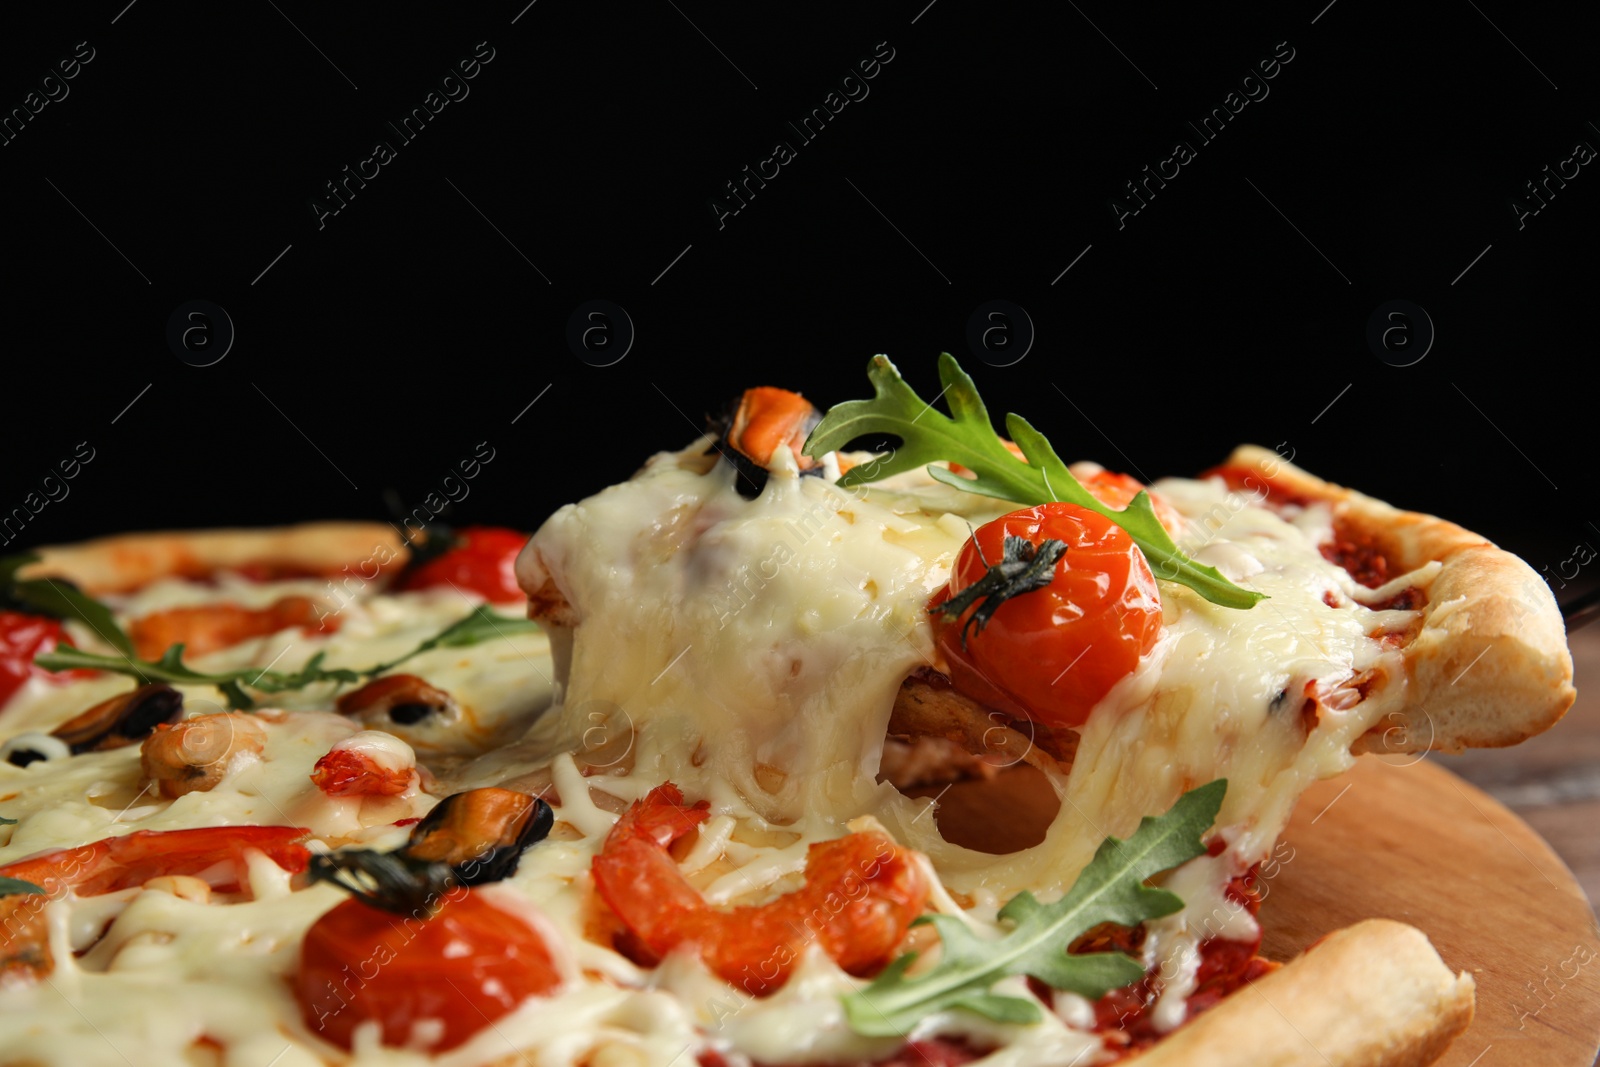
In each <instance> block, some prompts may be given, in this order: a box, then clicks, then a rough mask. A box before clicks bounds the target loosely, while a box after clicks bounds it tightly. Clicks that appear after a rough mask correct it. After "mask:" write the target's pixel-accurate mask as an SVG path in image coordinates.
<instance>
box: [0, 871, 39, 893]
mask: <svg viewBox="0 0 1600 1067" xmlns="http://www.w3.org/2000/svg"><path fill="white" fill-rule="evenodd" d="M43 892H44V890H43V889H40V888H39V887H38V886H36V885H34V884H33V883H32V882H24V881H23V880H22V879H21V878H7V877H5V876H4V875H0V897H9V896H11V895H12V894H13V893H43Z"/></svg>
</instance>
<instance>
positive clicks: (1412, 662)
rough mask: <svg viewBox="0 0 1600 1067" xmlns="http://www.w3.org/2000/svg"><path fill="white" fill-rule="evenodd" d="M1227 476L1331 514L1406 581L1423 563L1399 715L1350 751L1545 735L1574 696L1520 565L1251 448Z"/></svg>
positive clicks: (1487, 744) (1545, 616)
mask: <svg viewBox="0 0 1600 1067" xmlns="http://www.w3.org/2000/svg"><path fill="white" fill-rule="evenodd" d="M1224 466H1225V467H1228V468H1233V469H1239V470H1244V471H1253V472H1255V474H1256V475H1258V476H1259V477H1260V478H1261V479H1262V480H1263V481H1264V482H1266V483H1267V484H1268V485H1269V486H1270V488H1271V489H1272V490H1275V491H1278V492H1281V493H1283V494H1286V495H1288V496H1289V497H1291V498H1297V499H1303V500H1312V501H1320V502H1325V503H1327V504H1329V505H1330V506H1331V508H1332V511H1333V518H1334V522H1335V524H1336V525H1337V526H1338V527H1339V528H1341V529H1342V530H1346V531H1349V532H1351V533H1353V534H1355V535H1356V536H1357V537H1359V538H1361V539H1364V540H1366V541H1369V542H1370V543H1371V544H1372V545H1373V546H1374V547H1376V548H1377V549H1378V550H1379V551H1380V552H1382V553H1383V555H1384V556H1385V557H1386V558H1387V559H1388V560H1389V561H1390V562H1391V563H1393V564H1394V571H1395V573H1396V574H1397V575H1398V574H1404V573H1406V572H1409V571H1413V570H1416V569H1418V568H1420V567H1423V566H1425V565H1427V564H1428V563H1431V562H1438V563H1439V564H1440V569H1439V571H1438V573H1437V574H1436V575H1435V576H1434V578H1433V579H1432V581H1431V583H1430V584H1429V585H1428V589H1427V594H1428V599H1427V603H1426V604H1425V605H1424V606H1423V607H1422V609H1421V624H1422V625H1421V630H1420V631H1419V632H1418V633H1417V634H1416V636H1415V638H1413V639H1412V640H1411V641H1410V642H1409V643H1408V644H1407V645H1405V647H1404V650H1403V652H1404V657H1405V665H1406V675H1407V678H1406V681H1407V686H1406V694H1405V701H1404V703H1403V705H1402V706H1401V707H1400V708H1398V709H1397V710H1395V711H1393V712H1391V713H1390V714H1389V715H1388V716H1387V717H1386V718H1385V721H1384V722H1382V723H1380V724H1378V725H1377V726H1376V727H1374V728H1373V729H1372V730H1371V731H1369V732H1368V733H1367V734H1366V735H1364V736H1363V737H1361V738H1359V739H1358V740H1357V742H1356V744H1355V745H1354V746H1353V747H1352V751H1354V752H1422V751H1426V750H1428V749H1437V750H1440V751H1444V752H1459V751H1461V750H1462V749H1464V748H1498V747H1501V746H1504V745H1514V744H1516V743H1518V742H1519V741H1523V740H1526V739H1527V738H1529V737H1532V736H1533V735H1534V734H1537V733H1541V732H1543V731H1545V730H1548V729H1549V728H1550V727H1551V726H1552V725H1554V724H1555V723H1556V722H1557V720H1559V719H1560V718H1561V716H1562V715H1564V714H1566V711H1567V709H1568V708H1569V707H1571V706H1572V701H1573V700H1574V698H1575V697H1576V696H1577V694H1576V692H1575V690H1574V689H1573V688H1572V654H1571V653H1570V652H1569V651H1568V650H1567V639H1566V629H1565V627H1564V625H1563V624H1562V621H1561V610H1560V608H1559V607H1557V606H1556V601H1555V596H1554V595H1553V594H1552V593H1551V592H1550V587H1549V586H1548V585H1546V584H1545V583H1544V582H1543V581H1542V580H1540V578H1539V576H1538V574H1536V573H1535V572H1534V570H1533V568H1532V567H1530V566H1528V565H1527V564H1526V563H1524V562H1523V561H1522V560H1521V559H1519V558H1518V557H1517V556H1514V555H1512V554H1511V553H1510V552H1507V551H1505V550H1504V549H1502V548H1498V547H1496V546H1495V545H1493V544H1491V543H1490V542H1489V541H1487V540H1486V539H1484V538H1483V537H1480V536H1479V535H1477V534H1475V533H1472V532H1470V531H1468V530H1465V529H1462V528H1461V527H1460V526H1457V525H1456V524H1455V523H1452V522H1446V521H1445V520H1444V519H1439V518H1435V517H1434V516H1432V515H1423V514H1420V513H1418V512H1414V511H1401V510H1400V509H1398V508H1395V507H1391V506H1390V505H1388V504H1386V503H1384V502H1383V501H1381V500H1376V499H1374V498H1372V497H1369V496H1364V495H1363V494H1361V493H1358V492H1355V491H1354V490H1351V489H1345V488H1344V487H1342V486H1338V485H1334V484H1332V483H1330V482H1325V481H1323V480H1322V479H1320V478H1317V477H1316V476H1314V475H1311V474H1307V473H1306V472H1305V471H1303V470H1301V469H1300V468H1298V467H1296V466H1294V465H1293V464H1290V463H1287V462H1284V461H1283V460H1282V459H1281V458H1279V457H1278V456H1277V454H1275V453H1273V452H1269V451H1268V450H1267V449H1265V448H1261V447H1259V446H1257V445H1242V446H1240V447H1239V448H1237V449H1235V450H1234V453H1233V455H1231V456H1229V457H1228V460H1227V462H1226V463H1225V464H1224Z"/></svg>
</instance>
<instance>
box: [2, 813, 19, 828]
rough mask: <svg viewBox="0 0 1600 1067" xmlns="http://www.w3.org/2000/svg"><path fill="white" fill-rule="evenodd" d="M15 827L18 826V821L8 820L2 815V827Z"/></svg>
mask: <svg viewBox="0 0 1600 1067" xmlns="http://www.w3.org/2000/svg"><path fill="white" fill-rule="evenodd" d="M15 825H17V820H15V819H8V818H6V817H5V816H4V815H0V826H15Z"/></svg>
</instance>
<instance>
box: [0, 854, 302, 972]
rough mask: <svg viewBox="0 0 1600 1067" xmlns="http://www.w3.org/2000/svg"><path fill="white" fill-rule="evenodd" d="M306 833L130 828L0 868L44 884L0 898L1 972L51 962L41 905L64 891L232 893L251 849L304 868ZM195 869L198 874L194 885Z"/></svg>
mask: <svg viewBox="0 0 1600 1067" xmlns="http://www.w3.org/2000/svg"><path fill="white" fill-rule="evenodd" d="M310 833H311V832H310V831H309V830H301V829H299V828H297V827H294V826H217V827H204V828H201V829H197V830H136V831H134V832H133V833H131V834H127V835H125V836H123V837H108V838H106V839H105V840H103V841H96V842H94V843H93V844H89V845H83V846H81V847H79V848H67V849H61V850H60V851H57V852H49V853H46V854H45V855H42V856H35V857H33V858H32V859H26V860H19V861H17V862H16V863H11V864H7V865H6V866H4V867H0V876H3V877H6V878H17V879H20V880H22V881H24V882H32V883H33V884H34V885H36V886H38V887H39V888H41V889H43V890H44V892H43V893H29V894H14V895H10V896H5V897H0V978H5V977H8V976H22V977H33V978H45V977H48V976H49V974H50V972H51V971H52V970H54V969H55V959H54V957H53V956H51V954H50V937H49V927H48V925H47V924H46V922H45V917H44V909H45V906H46V905H47V904H49V903H50V901H52V900H56V899H59V898H60V897H62V896H64V895H65V894H66V893H67V892H68V891H69V890H70V891H72V892H75V893H77V894H78V895H79V896H84V897H87V896H95V895H97V894H100V893H115V892H116V891H117V890H119V889H127V888H129V887H130V886H137V885H148V886H150V887H152V888H161V889H165V890H167V891H168V892H174V893H180V892H181V894H182V895H185V896H187V898H188V899H191V900H193V899H198V898H199V897H200V890H202V889H203V890H205V894H206V895H207V896H209V892H210V890H211V889H216V890H218V891H219V892H224V893H231V892H235V891H237V890H238V889H240V888H241V887H242V886H243V885H244V884H245V876H246V865H245V854H246V852H247V851H248V850H250V849H259V850H260V851H261V852H263V853H265V854H266V855H267V856H268V857H270V858H271V859H272V861H273V862H274V863H276V864H277V865H278V866H280V867H282V868H283V869H284V870H286V871H289V872H290V873H298V872H300V871H303V870H305V869H306V865H307V863H308V862H309V861H310V858H311V852H310V850H309V849H307V848H306V846H305V845H303V844H301V842H302V841H304V840H305V839H306V838H307V837H309V836H310ZM197 876H200V877H203V878H204V879H205V880H204V881H201V882H199V884H198V885H195V884H193V883H196V882H197V881H198V878H197Z"/></svg>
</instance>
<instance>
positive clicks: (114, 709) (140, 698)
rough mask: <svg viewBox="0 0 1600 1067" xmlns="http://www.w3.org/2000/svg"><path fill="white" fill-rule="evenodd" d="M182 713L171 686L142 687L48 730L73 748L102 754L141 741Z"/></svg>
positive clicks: (179, 696) (180, 700) (180, 696)
mask: <svg viewBox="0 0 1600 1067" xmlns="http://www.w3.org/2000/svg"><path fill="white" fill-rule="evenodd" d="M182 714H183V694H182V693H180V692H178V691H177V690H176V689H174V688H172V686H170V685H162V684H159V683H158V684H154V685H141V686H140V687H139V688H137V689H133V690H129V691H128V692H126V693H118V694H117V695H116V696H114V697H112V698H111V699H110V700H102V701H101V702H100V703H98V704H96V705H95V706H94V707H92V708H90V709H88V710H87V711H84V712H82V713H80V714H78V715H75V716H73V717H72V718H70V719H68V720H67V721H66V722H64V723H62V724H61V725H60V726H57V727H56V728H55V729H54V730H52V731H50V735H51V736H52V737H59V738H60V739H61V740H63V741H65V742H66V743H67V745H68V747H70V748H71V749H72V754H73V755H74V756H76V755H78V754H79V753H80V752H105V751H107V750H108V749H113V748H123V747H125V746H127V745H131V744H135V743H136V742H139V741H143V740H144V739H145V738H147V737H149V736H150V735H151V733H153V732H154V731H155V728H156V727H157V726H160V725H161V724H162V723H172V722H177V721H178V717H179V716H180V715H182Z"/></svg>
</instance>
